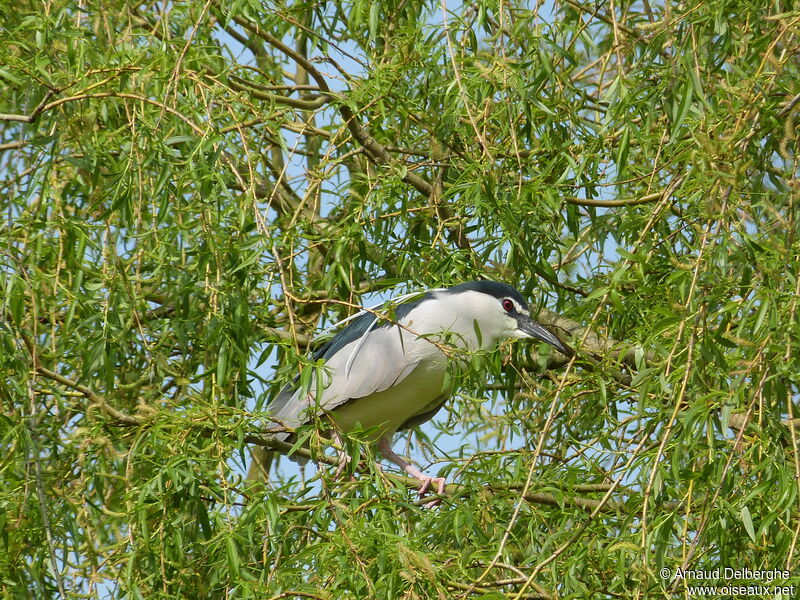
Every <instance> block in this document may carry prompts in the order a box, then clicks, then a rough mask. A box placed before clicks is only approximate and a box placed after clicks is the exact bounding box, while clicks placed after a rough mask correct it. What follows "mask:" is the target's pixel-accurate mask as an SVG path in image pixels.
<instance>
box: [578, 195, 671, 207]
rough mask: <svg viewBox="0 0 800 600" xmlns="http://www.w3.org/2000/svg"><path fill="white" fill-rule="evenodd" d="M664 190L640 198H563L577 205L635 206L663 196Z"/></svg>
mask: <svg viewBox="0 0 800 600" xmlns="http://www.w3.org/2000/svg"><path fill="white" fill-rule="evenodd" d="M663 195H664V192H653V193H652V194H647V195H646V196H641V197H640V198H624V199H620V200H596V199H594V198H574V197H570V196H567V197H565V198H564V200H565V201H566V202H567V204H577V205H578V206H601V207H606V208H613V207H615V206H636V205H637V204H647V203H648V202H655V201H656V200H659V199H661V198H662V197H663Z"/></svg>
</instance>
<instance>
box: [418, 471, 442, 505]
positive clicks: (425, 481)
mask: <svg viewBox="0 0 800 600" xmlns="http://www.w3.org/2000/svg"><path fill="white" fill-rule="evenodd" d="M417 479H419V480H420V481H421V482H422V485H421V486H419V491H418V492H417V494H418V495H419V497H420V498H422V497H423V496H425V494H426V493H427V492H428V490H429V489H431V485H435V486H436V487H435V489H436V493H437V494H438V495H439V497H438V498H434V499H433V500H431V501H430V502H427V503H426V504H423V508H433V507H434V506H438V505H439V504H441V503H442V498H441V497H442V496H444V493H445V491H444V490H445V486H446V485H447V480H446V479H445V478H444V477H431V476H430V475H422V477H418V478H417Z"/></svg>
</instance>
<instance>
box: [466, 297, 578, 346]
mask: <svg viewBox="0 0 800 600" xmlns="http://www.w3.org/2000/svg"><path fill="white" fill-rule="evenodd" d="M480 295H481V296H484V298H485V299H488V303H487V302H486V300H484V301H483V304H484V308H483V310H484V311H485V312H483V313H482V316H481V317H480V318H479V319H478V322H479V323H480V324H481V328H482V330H485V331H488V332H489V337H491V338H492V340H493V341H492V343H494V342H497V341H499V340H502V339H508V338H533V339H536V340H539V341H542V342H545V343H547V344H550V345H551V346H554V347H555V348H556V349H558V350H559V351H561V352H562V353H564V354H567V355H569V354H571V352H572V351H571V350H570V349H569V348H567V346H565V345H564V343H563V342H562V341H561V340H559V339H558V338H557V337H556V336H555V335H553V334H552V333H550V332H549V331H548V330H547V329H545V328H544V327H542V326H541V325H539V323H537V322H536V321H534V320H533V319H532V318H531V315H530V312H529V310H528V307H527V306H523V305H521V304H520V303H519V302H518V301H517V300H515V299H514V298H512V297H501V298H496V297H494V296H490V295H488V294H480Z"/></svg>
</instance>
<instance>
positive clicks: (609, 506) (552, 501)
mask: <svg viewBox="0 0 800 600" xmlns="http://www.w3.org/2000/svg"><path fill="white" fill-rule="evenodd" d="M244 441H245V442H247V443H248V444H254V445H256V446H260V447H262V448H266V449H268V450H274V451H276V452H280V453H282V454H286V453H288V452H289V451H290V450H291V449H292V448H293V447H294V445H293V444H290V443H289V442H283V441H281V440H277V439H275V438H272V437H270V436H268V435H246V436H244ZM292 456H297V457H301V458H305V459H308V460H314V461H316V462H319V463H322V464H326V465H330V466H338V464H339V461H338V460H337V459H336V458H334V457H332V456H327V455H324V454H316V455H315V454H312V452H311V451H310V450H309V449H308V448H303V447H300V448H297V449H295V450H294V452H293V453H292ZM383 475H384V476H385V477H386V478H387V479H389V480H390V481H393V482H394V483H396V484H398V485H401V486H403V487H406V488H408V489H411V490H416V489H419V480H417V479H414V478H413V477H406V476H405V475H399V474H396V473H388V472H385V471H384V473H383ZM484 489H485V490H487V491H489V492H491V493H493V494H498V493H502V492H513V491H514V490H513V488H510V487H509V488H502V487H492V486H490V485H489V486H485V487H484ZM598 491H599V490H598ZM469 493H470V488H468V487H467V486H465V485H463V484H460V483H449V484H447V485H446V486H445V493H444V496H443V498H444V499H453V498H459V497H464V496H466V495H467V494H469ZM432 497H433V496H430V495H429V496H427V497H425V498H420V499H418V500H417V501H416V502H417V503H418V504H427V503H428V502H430V501H431V498H432ZM524 498H525V500H526V501H527V502H530V503H531V504H543V505H546V506H555V507H575V508H580V509H582V510H585V511H587V512H591V511H593V510H599V511H602V512H619V511H622V510H624V509H625V504H624V502H605V503H603V502H601V501H600V500H595V499H594V498H585V497H583V496H577V495H572V496H569V495H567V493H566V492H565V494H564V496H563V497H562V498H561V499H559V498H557V497H556V496H554V495H553V494H548V493H544V492H541V493H535V492H528V493H527V494H525V496H524Z"/></svg>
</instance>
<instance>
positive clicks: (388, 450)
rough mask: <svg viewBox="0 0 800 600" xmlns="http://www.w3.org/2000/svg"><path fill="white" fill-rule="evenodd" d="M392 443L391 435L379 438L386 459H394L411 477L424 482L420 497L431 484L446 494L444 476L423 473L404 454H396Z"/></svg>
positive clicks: (379, 447) (379, 445) (438, 491)
mask: <svg viewBox="0 0 800 600" xmlns="http://www.w3.org/2000/svg"><path fill="white" fill-rule="evenodd" d="M390 444H391V436H390V435H385V436H383V437H382V438H381V439H380V440H378V444H377V446H378V450H380V453H381V454H382V455H383V457H384V458H385V459H386V460H390V461H392V462H393V463H394V464H396V465H397V466H398V467H400V468H401V469H403V471H405V472H406V473H408V474H409V475H411V477H413V478H414V479H418V480H419V481H421V482H422V485H420V487H419V495H420V497H422V496H424V495H425V492H427V491H428V489H429V488H430V487H431V484H434V485H436V493H437V494H439V495H440V496H441V495H444V486H445V485H446V483H447V481H446V480H445V478H444V477H431V476H430V475H425V473H423V472H422V471H420V470H419V469H418V468H417V467H415V466H414V465H412V464H411V463H410V462H408V461H407V460H405V459H404V458H403V457H402V456H399V455H398V454H395V452H394V450H392V447H391V445H390ZM434 502H437V501H434ZM432 504H433V503H432Z"/></svg>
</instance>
